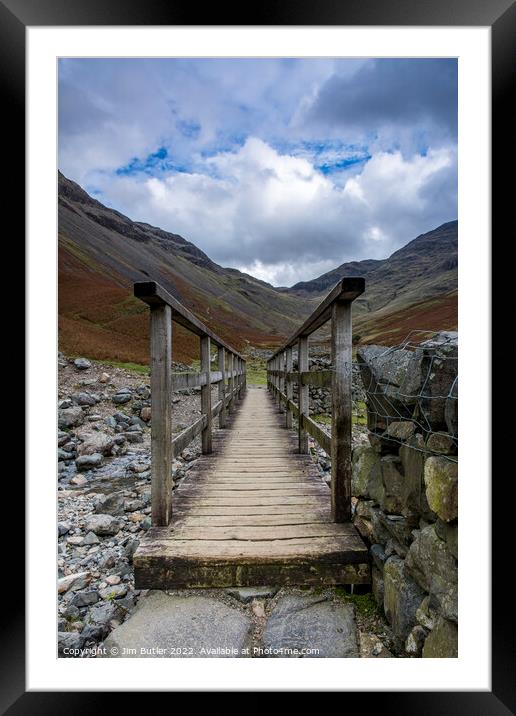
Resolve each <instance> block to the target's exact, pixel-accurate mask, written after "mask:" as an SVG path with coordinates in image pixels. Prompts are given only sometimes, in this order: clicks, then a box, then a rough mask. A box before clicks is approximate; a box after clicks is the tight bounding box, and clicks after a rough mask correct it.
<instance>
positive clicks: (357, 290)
mask: <svg viewBox="0 0 516 716" xmlns="http://www.w3.org/2000/svg"><path fill="white" fill-rule="evenodd" d="M364 291H365V280H364V279H363V278H362V277H361V276H360V277H358V276H357V277H355V276H347V277H345V278H342V279H340V281H339V282H338V283H336V284H335V286H334V287H333V288H332V290H331V291H330V292H329V293H328V295H327V296H326V297H325V298H324V299H323V300H322V301H321V303H320V304H319V305H318V306H317V308H316V309H315V311H313V313H311V314H310V316H308V318H307V319H306V321H305V322H304V323H303V324H302V326H301V327H300V328H299V329H298V330H297V331H296V332H295V333H294V334H293V335H292V336H291V337H290V338H289V339H288V341H287V342H286V343H285V344H284V345H283V346H282V347H281V348H278V350H277V351H276V352H275V353H273V355H272V356H271V358H272V359H274V358H275V357H276V356H277V355H278V354H279V353H281V352H282V351H283V350H285V348H286V347H287V346H294V345H295V344H296V343H297V341H298V340H299V338H307V337H308V336H309V335H310V334H311V333H313V332H314V331H316V330H317V329H318V328H320V327H321V326H323V325H324V324H325V323H326V322H327V321H329V319H330V317H331V307H332V305H333V303H334V302H335V301H337V300H340V301H345V302H349V303H351V302H352V301H354V300H355V298H357V297H358V296H360V295H361V294H362V293H364ZM304 370H308V366H307V367H306V368H305V369H304Z"/></svg>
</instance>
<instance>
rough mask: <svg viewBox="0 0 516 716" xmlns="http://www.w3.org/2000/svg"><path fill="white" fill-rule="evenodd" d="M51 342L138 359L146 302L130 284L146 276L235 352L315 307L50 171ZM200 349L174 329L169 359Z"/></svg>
mask: <svg viewBox="0 0 516 716" xmlns="http://www.w3.org/2000/svg"><path fill="white" fill-rule="evenodd" d="M58 226H59V236H58V241H59V341H60V347H61V350H63V351H65V352H66V353H69V354H78V353H84V354H86V355H88V356H90V357H93V358H99V359H101V358H102V359H107V358H109V359H115V360H118V361H124V362H130V361H134V362H141V363H143V362H146V360H147V357H148V340H149V338H148V308H147V306H146V305H145V304H143V303H142V302H141V301H139V300H137V299H135V298H134V297H133V295H132V284H133V283H134V282H136V281H145V280H149V279H152V280H154V281H157V282H159V283H161V284H162V285H163V286H164V288H166V290H167V291H169V293H171V294H172V295H173V296H174V297H175V298H177V299H178V300H179V301H181V303H183V304H184V305H185V306H187V308H189V309H190V310H191V311H192V312H193V313H195V314H196V315H197V316H198V317H199V318H200V319H201V320H202V321H204V322H205V323H207V324H209V325H210V327H212V328H213V330H214V331H215V332H217V333H218V334H219V335H220V336H221V337H222V338H223V339H224V340H226V341H227V342H228V343H230V344H231V345H234V346H235V348H237V349H240V350H242V349H244V348H245V347H246V345H248V344H251V345H254V346H264V345H266V346H270V345H279V344H280V343H281V341H282V340H283V339H284V338H285V336H286V335H288V334H289V333H293V332H294V330H295V329H296V328H297V326H298V325H299V323H300V322H302V320H303V319H304V318H305V317H306V316H307V315H309V313H310V312H311V311H312V310H313V309H314V308H315V306H316V305H317V303H318V300H317V298H312V299H300V297H299V296H296V295H289V294H283V293H279V292H278V291H276V290H275V289H274V288H273V287H272V286H270V285H269V284H267V283H265V282H264V281H260V280H258V279H256V278H253V277H252V276H248V275H247V274H244V273H241V272H240V271H237V270H235V269H229V268H223V267H222V266H219V265H218V264H216V263H215V262H213V261H212V260H211V259H210V258H209V257H208V256H207V255H206V254H205V253H203V252H202V251H201V250H200V249H199V248H197V247H196V246H195V245H194V244H192V243H191V242H189V241H187V240H186V239H184V238H183V237H182V236H179V235H178V234H172V233H169V232H167V231H163V230H162V229H159V228H156V227H154V226H151V225H150V224H145V223H141V222H135V221H131V220H130V219H129V218H128V217H127V216H124V215H123V214H121V213H120V212H118V211H115V210H113V209H109V208H107V207H106V206H104V205H103V204H101V203H100V202H99V201H97V200H95V199H93V198H92V197H91V196H89V195H88V194H87V193H86V192H85V191H84V190H83V189H82V188H81V187H80V186H79V185H78V184H76V183H75V182H73V181H70V180H69V179H67V178H66V177H65V176H63V174H61V173H59V175H58ZM198 355H199V347H198V338H197V337H196V336H194V335H192V334H190V333H188V332H187V331H186V330H184V329H182V328H181V327H180V326H177V327H176V328H175V334H174V358H175V359H177V360H186V359H191V358H193V357H195V358H197V357H198Z"/></svg>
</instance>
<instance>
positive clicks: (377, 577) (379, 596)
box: [371, 565, 385, 609]
mask: <svg viewBox="0 0 516 716" xmlns="http://www.w3.org/2000/svg"><path fill="white" fill-rule="evenodd" d="M371 591H372V592H373V595H374V598H375V599H376V603H377V604H378V605H379V606H381V607H382V609H383V602H384V598H385V584H384V580H383V572H381V571H380V570H379V569H378V568H377V567H376V566H375V565H373V568H372V570H371Z"/></svg>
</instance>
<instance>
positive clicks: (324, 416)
mask: <svg viewBox="0 0 516 716" xmlns="http://www.w3.org/2000/svg"><path fill="white" fill-rule="evenodd" d="M312 418H313V420H315V422H316V423H321V424H322V425H331V415H328V413H318V414H317V415H312Z"/></svg>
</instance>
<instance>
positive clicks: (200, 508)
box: [174, 501, 331, 521]
mask: <svg viewBox="0 0 516 716" xmlns="http://www.w3.org/2000/svg"><path fill="white" fill-rule="evenodd" d="M177 510H178V514H188V515H213V516H221V515H224V516H230V515H231V516H235V515H237V516H240V517H243V516H245V515H261V516H263V515H269V516H270V515H298V514H300V513H302V514H315V513H318V514H324V515H326V517H327V519H328V521H330V516H331V511H330V502H329V501H328V505H327V506H326V505H321V504H319V503H314V502H311V504H310V506H309V508H306V507H305V506H304V505H303V506H301V507H300V506H299V505H297V504H293V505H292V504H289V505H274V504H273V505H242V504H240V505H200V504H199V503H198V502H195V501H194V502H192V501H189V503H187V502H186V501H185V502H184V504H183V503H179V504H178V506H177ZM174 514H175V512H174Z"/></svg>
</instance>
